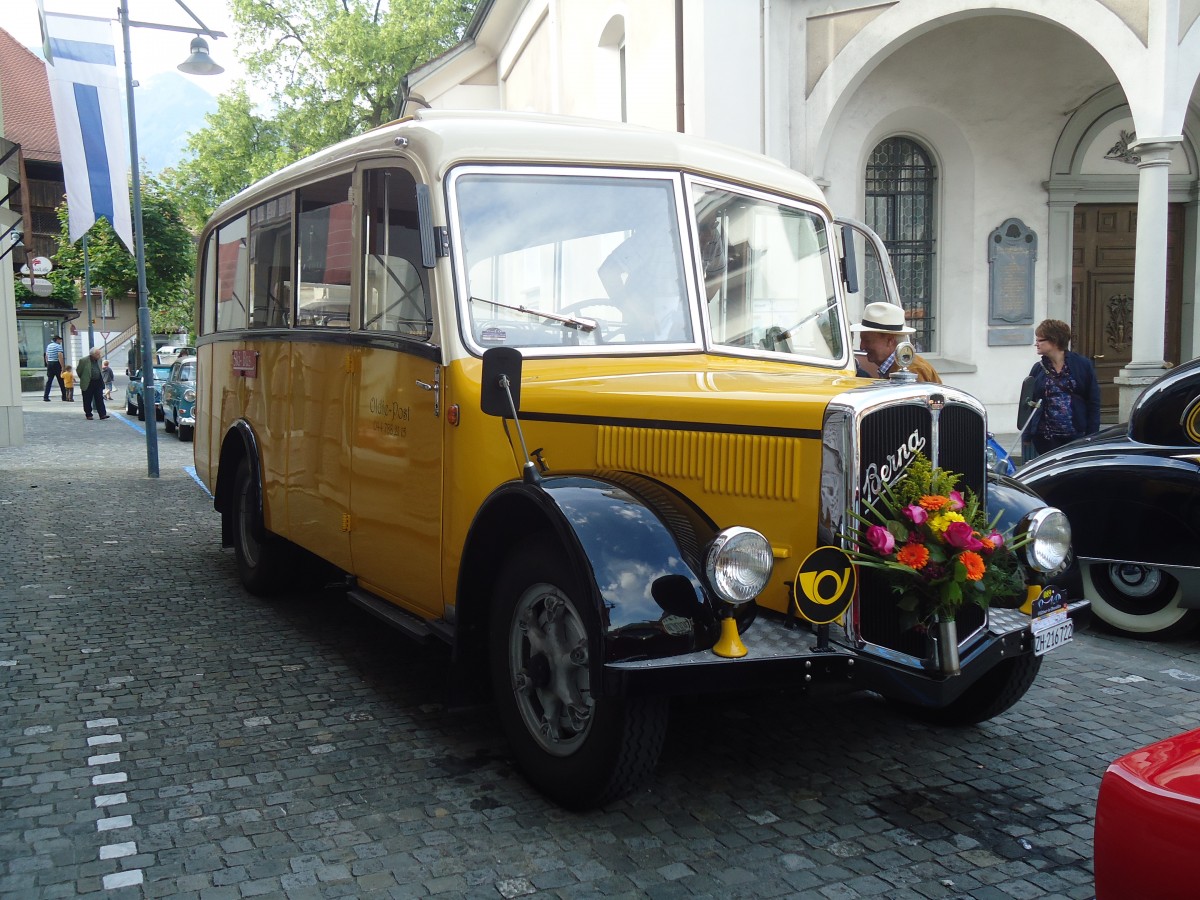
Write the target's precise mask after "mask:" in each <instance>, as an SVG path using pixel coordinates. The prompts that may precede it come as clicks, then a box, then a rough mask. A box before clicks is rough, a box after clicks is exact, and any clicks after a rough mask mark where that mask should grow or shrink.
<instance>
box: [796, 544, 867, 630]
mask: <svg viewBox="0 0 1200 900" xmlns="http://www.w3.org/2000/svg"><path fill="white" fill-rule="evenodd" d="M856 584H857V578H856V572H855V569H854V563H853V562H851V560H850V557H849V556H848V555H847V554H846V552H845V551H844V550H839V549H838V548H837V547H818V548H817V549H816V550H814V551H813V552H812V553H810V554H808V556H806V557H804V562H802V563H800V568H799V570H798V571H797V572H796V580H795V581H794V582H792V602H793V603H795V604H796V612H798V613H799V614H800V616H801V617H802V618H804V619H807V620H808V621H809V622H812V623H813V624H814V625H828V624H829V623H830V622H833V621H835V620H837V619H840V618H841V617H842V614H843V613H844V612H845V611H846V610H847V609H848V608H849V606H850V601H851V600H852V599H854V588H855V586H856Z"/></svg>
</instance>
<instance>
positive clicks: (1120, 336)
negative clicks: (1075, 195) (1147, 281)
mask: <svg viewBox="0 0 1200 900" xmlns="http://www.w3.org/2000/svg"><path fill="white" fill-rule="evenodd" d="M1136 245H1137V206H1136V204H1132V203H1125V204H1114V205H1100V204H1080V205H1078V206H1076V207H1075V240H1074V247H1073V254H1072V272H1071V275H1072V277H1071V329H1072V331H1073V333H1074V341H1073V342H1072V349H1073V350H1075V351H1076V352H1077V353H1081V354H1082V355H1084V356H1086V357H1088V358H1089V359H1091V360H1092V362H1093V363H1094V364H1095V366H1096V377H1097V378H1098V379H1099V381H1100V417H1101V420H1102V421H1105V422H1115V421H1116V420H1117V405H1118V388H1117V385H1116V384H1114V383H1113V378H1114V377H1116V375H1117V374H1118V373H1119V372H1120V371H1121V369H1122V368H1123V367H1124V366H1125V365H1126V364H1128V362H1129V360H1130V358H1131V352H1132V349H1133V306H1134V296H1133V268H1134V258H1135V248H1136ZM1182 251H1183V207H1182V205H1181V204H1177V203H1176V204H1171V205H1170V207H1169V208H1168V214H1167V284H1166V300H1167V318H1166V328H1165V330H1164V334H1163V346H1164V350H1163V352H1164V355H1165V358H1166V361H1167V362H1168V363H1170V364H1171V365H1175V364H1177V363H1178V362H1179V318H1180V303H1181V298H1182V291H1183V252H1182Z"/></svg>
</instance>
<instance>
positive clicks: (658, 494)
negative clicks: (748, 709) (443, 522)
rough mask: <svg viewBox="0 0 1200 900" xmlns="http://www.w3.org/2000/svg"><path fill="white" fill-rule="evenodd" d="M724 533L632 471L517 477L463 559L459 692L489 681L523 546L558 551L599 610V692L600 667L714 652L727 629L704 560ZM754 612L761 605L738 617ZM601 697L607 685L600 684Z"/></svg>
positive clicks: (492, 503) (499, 494) (480, 518)
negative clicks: (507, 568)
mask: <svg viewBox="0 0 1200 900" xmlns="http://www.w3.org/2000/svg"><path fill="white" fill-rule="evenodd" d="M715 533H716V528H715V526H714V525H713V524H712V522H711V521H709V520H708V519H707V518H706V517H705V516H704V515H703V514H701V513H700V512H699V511H698V510H697V509H695V508H694V507H693V506H691V504H690V503H688V501H686V500H685V499H684V498H683V497H681V496H680V495H679V494H676V493H675V492H673V491H671V490H670V489H669V488H666V487H664V486H663V485H661V484H658V483H657V482H654V481H651V480H649V479H645V478H641V477H640V476H633V475H627V474H624V473H604V474H602V475H554V476H551V477H548V478H545V479H543V480H541V481H540V482H537V483H528V482H523V481H512V482H508V483H506V484H503V485H501V486H500V487H498V488H496V490H494V491H493V492H492V493H491V494H490V495H489V496H488V498H487V499H486V500H485V501H484V503H483V504H482V505H481V506H480V509H479V511H478V512H477V513H476V515H475V518H474V520H473V521H472V523H471V529H470V532H469V534H468V537H467V541H466V543H465V544H464V546H463V552H462V557H461V561H460V564H459V577H458V586H457V590H456V595H455V608H454V613H453V617H454V620H455V625H456V627H455V638H454V660H455V670H456V671H455V674H456V678H458V679H460V681H459V682H458V684H459V686H458V687H456V688H455V690H456V692H457V691H460V690H461V691H462V692H464V693H475V692H476V689H477V688H479V687H480V686H481V685H482V684H483V683H484V682H485V681H486V679H487V673H486V666H484V661H485V660H486V657H487V647H488V634H489V632H490V629H491V624H490V617H491V599H492V592H493V590H494V587H493V586H494V582H495V574H496V573H497V572H498V571H499V570H500V568H501V567H502V566H503V565H504V560H505V559H506V557H507V556H508V555H510V554H511V553H512V552H513V550H514V549H515V548H516V547H517V546H518V545H520V544H523V543H524V542H526V541H529V540H530V539H534V538H536V539H538V540H545V541H546V542H547V547H546V552H547V553H562V554H565V555H566V556H567V558H568V560H569V563H570V568H571V570H572V571H573V572H576V573H577V574H578V576H579V579H578V581H579V587H580V589H581V590H583V591H585V592H586V595H587V600H588V602H589V603H591V604H592V606H593V608H594V609H595V610H596V611H597V614H598V618H599V621H600V623H601V629H602V631H601V634H599V635H597V638H598V646H597V651H598V652H597V653H596V654H595V656H594V657H593V659H594V662H595V664H596V665H597V667H598V668H597V671H596V675H597V678H596V680H595V681H594V682H593V684H594V685H596V686H599V685H602V683H603V682H602V680H601V678H600V677H599V675H600V669H599V667H600V666H603V665H604V664H605V663H610V662H614V661H620V660H637V659H659V658H663V657H670V656H678V655H680V654H684V653H690V652H693V651H695V650H702V649H708V648H710V647H712V645H713V644H714V643H715V642H716V639H717V637H718V634H719V624H718V621H717V616H716V612H715V607H714V604H713V602H712V601H711V599H710V598H709V597H708V595H707V593H706V588H705V585H704V581H703V580H702V578H701V574H700V573H701V570H702V565H703V564H702V562H701V560H702V554H703V549H704V548H705V547H706V546H707V544H708V542H709V540H711V538H712V536H713V535H714V534H715ZM752 616H753V604H747V606H746V607H743V612H742V613H741V614H739V619H740V620H743V621H746V620H747V618H748V617H752ZM598 690H603V688H602V687H599V688H598Z"/></svg>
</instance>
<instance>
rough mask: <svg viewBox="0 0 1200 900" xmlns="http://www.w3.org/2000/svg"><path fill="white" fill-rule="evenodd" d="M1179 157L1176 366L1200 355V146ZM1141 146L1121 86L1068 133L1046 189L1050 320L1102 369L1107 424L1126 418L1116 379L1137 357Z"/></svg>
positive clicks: (1174, 168) (1170, 293)
mask: <svg viewBox="0 0 1200 900" xmlns="http://www.w3.org/2000/svg"><path fill="white" fill-rule="evenodd" d="M1187 125H1188V126H1189V127H1186V128H1185V132H1184V141H1183V143H1182V144H1181V145H1179V146H1178V147H1177V149H1176V150H1175V151H1173V153H1172V159H1171V167H1170V176H1169V185H1170V186H1169V195H1168V200H1169V208H1168V217H1167V219H1168V221H1167V276H1166V285H1165V286H1164V295H1163V297H1162V298H1147V299H1148V300H1149V302H1165V304H1166V328H1165V331H1164V334H1163V347H1164V349H1163V354H1164V358H1165V360H1166V361H1167V362H1168V363H1170V364H1172V365H1174V364H1177V363H1179V362H1181V361H1183V360H1187V359H1191V358H1192V357H1193V356H1195V355H1196V353H1197V352H1198V351H1200V347H1197V345H1196V341H1195V338H1194V335H1193V330H1194V322H1195V301H1196V298H1195V292H1194V291H1190V290H1187V289H1186V286H1185V283H1184V282H1185V272H1188V271H1194V270H1195V268H1194V267H1195V264H1196V258H1197V233H1196V232H1197V228H1196V208H1197V199H1196V184H1197V158H1196V152H1195V145H1194V143H1193V142H1192V141H1191V140H1190V139H1189V138H1190V137H1191V135H1192V134H1194V133H1195V132H1194V128H1193V127H1191V126H1194V125H1195V123H1193V122H1192V121H1190V120H1189V122H1188V123H1187ZM1135 140H1136V135H1135V133H1134V125H1133V119H1132V116H1131V114H1130V111H1129V106H1128V104H1127V103H1126V100H1125V96H1124V94H1123V93H1122V91H1121V89H1120V87H1119V86H1117V85H1112V86H1110V87H1108V88H1106V89H1104V90H1103V91H1100V92H1098V93H1097V94H1095V95H1094V96H1092V97H1091V98H1090V99H1089V100H1088V101H1087V102H1085V103H1084V104H1083V105H1081V106H1080V107H1079V109H1077V110H1076V111H1075V113H1074V114H1073V115H1072V117H1071V119H1070V120H1069V121H1068V123H1067V125H1066V127H1065V128H1064V129H1063V131H1062V135H1061V136H1060V138H1059V141H1058V145H1057V147H1056V148H1055V152H1054V157H1053V160H1052V164H1051V175H1050V180H1049V181H1048V182H1047V191H1048V194H1049V206H1050V237H1051V243H1050V247H1049V260H1048V264H1049V272H1048V275H1049V288H1050V290H1049V293H1048V304H1047V307H1048V309H1047V312H1048V315H1049V316H1050V317H1051V318H1056V319H1063V320H1064V321H1067V322H1069V323H1070V324H1071V328H1072V332H1073V334H1074V349H1075V350H1077V351H1078V352H1079V353H1082V354H1083V355H1085V356H1087V357H1089V358H1090V359H1092V361H1093V362H1094V363H1095V365H1096V374H1097V377H1098V378H1099V380H1100V385H1101V418H1102V420H1104V421H1109V422H1114V421H1116V420H1117V418H1118V405H1119V397H1118V388H1117V385H1116V384H1114V382H1113V379H1114V378H1115V377H1116V376H1117V375H1118V374H1119V373H1120V371H1121V369H1122V368H1123V367H1124V366H1125V365H1126V364H1127V363H1129V361H1130V355H1131V350H1132V331H1133V309H1134V305H1135V303H1136V302H1137V298H1135V296H1134V263H1135V259H1136V237H1137V201H1138V168H1137V162H1138V159H1137V156H1136V153H1135V152H1134V151H1131V150H1130V148H1129V145H1130V144H1131V143H1133V142H1134V141H1135Z"/></svg>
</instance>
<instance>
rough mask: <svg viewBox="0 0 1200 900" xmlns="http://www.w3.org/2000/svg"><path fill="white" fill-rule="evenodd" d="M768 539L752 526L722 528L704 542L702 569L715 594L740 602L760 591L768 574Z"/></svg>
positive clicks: (736, 604)
mask: <svg viewBox="0 0 1200 900" xmlns="http://www.w3.org/2000/svg"><path fill="white" fill-rule="evenodd" d="M772 565H774V559H773V557H772V554H771V542H770V541H768V540H767V539H766V538H765V537H763V536H762V535H761V534H759V533H758V532H757V531H755V530H754V529H753V528H742V527H741V526H738V527H735V528H726V529H725V530H724V531H722V532H721V533H720V534H718V535H717V536H716V537H715V538H713V541H712V543H711V544H709V546H708V554H707V555H706V557H705V566H704V570H705V573H706V574H707V575H708V583H709V585H711V586H712V589H713V590H714V591H715V592H716V594H717V596H718V597H720V598H721V599H722V600H724V601H725V602H726V603H731V604H733V605H734V606H740V605H741V604H743V603H748V602H750V601H751V600H753V599H754V598H755V597H757V596H758V595H759V594H760V593H762V589H763V588H765V587H766V586H767V581H768V580H769V579H770V578H771V567H772Z"/></svg>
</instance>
